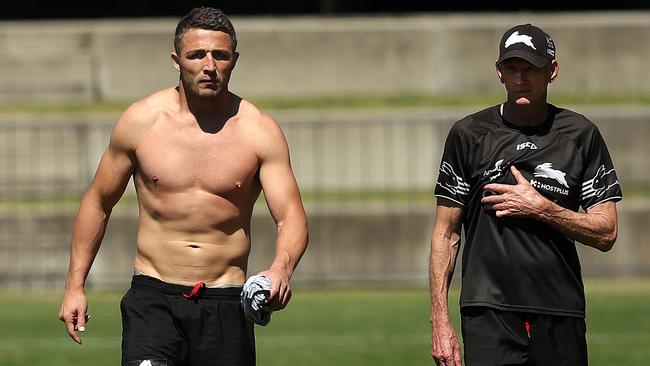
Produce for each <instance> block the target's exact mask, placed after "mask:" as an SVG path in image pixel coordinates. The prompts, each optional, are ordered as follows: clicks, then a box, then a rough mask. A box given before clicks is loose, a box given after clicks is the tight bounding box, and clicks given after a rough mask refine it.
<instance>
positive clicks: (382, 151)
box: [0, 110, 650, 287]
mask: <svg viewBox="0 0 650 366" xmlns="http://www.w3.org/2000/svg"><path fill="white" fill-rule="evenodd" d="M465 112H467V111H464V110H463V111H458V110H454V111H382V112H377V111H370V112H349V111H348V112H344V111H341V112H328V113H325V112H320V113H316V112H300V113H286V114H282V115H280V116H277V119H278V120H279V121H280V122H281V125H282V127H283V130H284V132H285V135H286V136H287V140H288V142H289V146H290V150H291V156H292V164H293V168H294V172H295V174H296V178H297V180H298V182H299V184H300V187H301V191H302V193H303V196H304V197H305V200H306V202H307V207H308V211H309V212H308V213H309V215H310V217H311V218H314V220H315V222H321V221H320V219H318V220H316V219H315V218H316V217H317V216H318V217H321V216H322V215H325V214H326V215H332V214H333V215H337V214H338V215H339V216H344V215H350V214H351V213H352V211H353V210H352V208H355V209H356V210H357V211H356V213H355V214H354V215H356V216H354V217H356V218H353V219H351V221H354V220H359V222H363V225H364V227H365V228H366V232H368V231H372V230H371V226H372V225H371V222H370V223H369V222H368V221H367V220H364V219H363V218H362V216H363V215H364V213H363V211H368V210H371V211H372V210H374V211H381V212H383V213H384V214H386V213H388V214H390V213H391V212H399V215H398V216H399V217H396V218H394V219H395V220H397V221H399V220H406V221H408V220H409V217H417V219H418V220H420V221H418V222H421V223H426V221H427V219H426V217H424V219H423V214H422V209H421V206H420V204H422V203H424V204H425V205H426V204H431V202H432V198H431V194H430V193H431V189H432V188H433V183H434V179H435V176H436V175H437V168H438V164H439V159H440V155H441V153H442V147H443V144H444V139H445V136H446V133H447V131H448V129H449V127H450V125H451V123H452V122H453V121H454V120H456V119H459V118H460V117H462V116H463V115H465V114H466V113H465ZM594 114H595V115H594ZM590 117H591V118H592V119H594V120H596V121H598V126H599V128H600V129H601V131H602V132H603V135H604V136H605V139H606V140H607V142H608V145H609V147H610V151H611V153H612V156H613V157H614V161H615V164H616V166H617V171H618V172H619V176H620V177H621V179H622V182H623V187H624V190H625V188H626V186H633V187H637V188H638V187H640V189H641V190H648V189H650V165H649V164H650V163H649V159H647V156H650V148H649V147H648V144H647V142H646V139H647V136H650V113H648V111H647V110H641V111H636V112H634V111H633V112H624V113H620V114H616V113H611V111H608V112H607V113H601V114H599V112H598V111H595V113H592V115H591V116H590ZM112 124H113V121H111V120H78V121H47V122H42V121H36V122H33V121H15V122H12V121H4V122H0V231H1V233H2V234H1V235H0V287H2V286H5V287H6V286H16V285H20V286H35V287H42V286H52V285H55V284H59V285H60V284H61V283H62V280H63V276H64V275H65V273H66V270H67V260H68V252H69V239H70V232H71V227H72V222H73V218H74V215H75V212H76V209H77V205H78V202H79V199H80V197H81V195H82V194H83V191H84V190H85V188H86V187H87V185H88V183H89V182H90V179H91V178H92V176H93V174H94V170H95V169H96V167H97V163H98V162H99V159H100V156H101V153H102V152H103V150H104V149H105V146H106V144H107V141H108V137H109V135H110V131H111V128H112ZM126 195H127V198H126V201H127V203H126V205H128V202H135V200H134V199H133V198H128V197H129V196H130V197H132V196H133V195H134V190H133V188H132V186H131V187H130V188H129V189H128V190H127V193H126ZM368 201H372V204H370V203H368ZM405 204H406V206H404V205H405ZM404 207H406V209H404ZM429 209H430V208H429V207H427V208H425V210H429ZM359 211H362V212H361V213H359ZM367 214H368V215H370V213H367ZM409 215H412V216H409ZM389 216H390V215H389ZM425 216H426V215H425ZM383 217H384V219H382V220H383V221H382V225H392V220H393V219H391V218H387V217H388V216H383ZM311 218H310V220H311ZM344 221H345V220H333V221H331V222H330V223H329V224H327V225H329V227H328V228H327V229H325V228H323V227H319V228H317V229H316V230H314V232H315V233H317V234H316V235H312V243H320V244H322V245H324V246H326V243H331V242H337V243H346V245H348V246H354V245H361V246H363V243H357V242H355V240H360V241H363V240H362V239H361V237H363V234H361V236H359V235H357V234H353V232H352V231H351V230H349V229H345V230H342V229H341V225H345V222H344ZM312 228H313V225H312ZM395 230H397V231H398V232H397V233H395V236H394V237H393V239H391V240H398V239H396V238H400V237H401V238H410V239H409V240H411V241H410V242H405V243H402V244H401V248H402V250H404V251H405V252H404V253H401V252H399V253H398V252H395V251H394V248H393V249H389V248H391V245H390V243H387V244H385V245H383V246H382V245H378V246H377V248H383V249H381V252H379V253H376V254H374V255H375V256H376V257H377V258H378V259H377V260H378V261H379V262H378V263H381V266H377V267H376V268H387V267H390V263H391V262H392V261H393V260H394V259H395V258H397V257H399V256H403V257H404V260H403V263H401V264H400V263H395V264H394V266H396V268H395V270H394V271H393V272H392V276H393V279H398V278H401V279H405V278H406V279H409V278H410V279H413V278H419V277H418V276H421V275H422V273H421V272H422V268H424V266H425V263H424V262H423V261H422V260H421V259H420V257H421V256H423V255H425V254H424V253H425V252H426V250H423V249H422V245H423V244H424V245H425V249H426V244H425V243H426V236H428V234H429V233H428V230H429V229H428V228H426V227H422V232H423V234H422V235H421V236H417V241H421V242H418V243H414V242H413V241H414V240H416V239H414V236H413V235H412V233H411V231H413V230H414V227H413V226H412V225H407V224H405V223H403V225H395ZM399 230H403V232H399ZM379 231H381V230H379ZM407 231H408V232H407ZM108 235H113V234H111V233H109V234H108ZM128 235H131V236H132V237H133V238H134V237H135V232H134V231H133V232H129V233H128ZM269 235H272V234H269ZM369 235H370V236H373V238H374V239H373V240H375V241H381V240H382V238H381V237H376V236H375V235H373V234H372V233H371V234H369ZM386 235H387V234H386ZM386 235H384V236H386ZM354 238H356V239H354ZM423 238H424V239H423ZM107 240H109V241H110V240H111V239H110V238H108V237H107ZM124 240H125V241H129V240H130V242H131V243H132V242H133V240H134V239H124ZM126 245H128V243H126ZM636 245H639V244H636ZM312 246H314V244H312ZM335 247H336V246H331V250H330V251H334V250H335ZM318 250H324V249H322V248H320V249H318ZM337 250H340V248H339V249H337ZM351 252H353V253H356V254H355V255H359V256H363V253H361V252H358V251H355V250H352V251H351ZM109 253H110V250H109ZM120 253H121V254H119V255H121V256H122V257H124V258H123V259H122V260H121V263H123V264H120V265H115V266H113V267H114V268H120V266H122V267H124V268H127V267H129V266H130V265H131V264H130V259H129V258H130V256H131V254H132V251H131V250H129V249H128V248H127V249H124V248H122V249H120ZM328 253H329V254H328ZM400 253H401V254H400ZM267 254H268V255H270V253H267ZM111 255H114V254H111ZM328 255H329V257H328ZM339 255H340V254H339ZM323 256H324V257H321V259H323V260H325V259H327V258H329V259H327V260H329V261H330V262H332V263H333V262H335V259H333V258H337V257H336V254H335V253H333V252H328V251H327V250H325V251H324V252H323ZM632 259H634V258H632ZM113 260H114V259H111V260H110V261H113ZM306 260H307V261H309V259H306ZM260 261H263V260H260ZM111 263H112V262H111ZM124 263H126V264H124ZM255 263H257V262H256V260H253V264H255ZM319 263H320V264H318V263H317V262H313V263H312V264H311V266H312V267H317V268H321V269H320V271H321V272H314V271H312V272H310V271H309V270H307V271H306V272H307V273H308V274H309V276H311V278H312V279H313V278H318V280H319V281H327V280H328V278H330V279H334V280H336V279H338V278H348V279H349V278H353V277H356V278H366V277H367V278H375V279H377V280H382V278H381V277H382V276H384V279H385V278H386V277H387V276H388V277H390V276H391V271H379V272H378V273H376V274H375V273H374V272H373V273H368V272H366V273H365V274H363V275H362V274H360V273H358V274H357V275H356V276H355V275H354V274H353V273H350V274H349V276H347V277H346V275H345V274H342V272H341V268H338V267H337V266H336V265H334V264H331V265H329V266H323V265H322V263H321V262H319ZM413 263H416V264H417V265H414V264H413ZM99 266H100V267H101V266H102V265H101V264H100V265H99ZM104 267H105V268H109V267H111V266H104ZM397 267H399V268H397ZM368 268H375V267H372V266H370V267H368ZM109 269H110V268H109ZM105 273H107V274H108V276H109V277H110V276H113V275H115V272H111V271H110V270H108V269H106V271H105ZM328 276H329V277H328ZM364 276H365V277H364ZM307 277H308V276H307ZM106 281H107V282H110V279H108V280H106Z"/></svg>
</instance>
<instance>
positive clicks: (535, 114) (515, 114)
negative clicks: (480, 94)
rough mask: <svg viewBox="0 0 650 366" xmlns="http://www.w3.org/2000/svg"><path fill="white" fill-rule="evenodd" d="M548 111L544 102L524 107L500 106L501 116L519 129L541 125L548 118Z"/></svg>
mask: <svg viewBox="0 0 650 366" xmlns="http://www.w3.org/2000/svg"><path fill="white" fill-rule="evenodd" d="M548 111H549V107H548V104H547V103H546V102H544V103H537V104H526V105H519V104H516V103H514V102H506V103H504V104H502V105H501V116H503V118H504V119H505V120H506V121H508V122H509V123H512V124H515V125H517V126H521V127H534V126H537V125H539V124H541V123H543V122H544V121H545V120H546V118H547V117H548Z"/></svg>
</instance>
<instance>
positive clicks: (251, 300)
mask: <svg viewBox="0 0 650 366" xmlns="http://www.w3.org/2000/svg"><path fill="white" fill-rule="evenodd" d="M270 297H271V278H270V277H268V276H264V275H255V276H251V277H250V278H248V280H246V283H244V288H243V289H242V292H241V305H242V307H243V308H244V315H245V316H246V319H248V320H250V321H251V322H253V323H255V324H258V325H262V326H264V325H267V324H268V323H269V322H270V321H271V306H270V303H269V299H270Z"/></svg>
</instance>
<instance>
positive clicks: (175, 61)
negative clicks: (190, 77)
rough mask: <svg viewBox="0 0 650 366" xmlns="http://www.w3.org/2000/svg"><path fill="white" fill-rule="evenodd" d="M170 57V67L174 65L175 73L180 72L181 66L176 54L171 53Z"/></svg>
mask: <svg viewBox="0 0 650 366" xmlns="http://www.w3.org/2000/svg"><path fill="white" fill-rule="evenodd" d="M171 57H172V65H174V68H175V69H176V71H181V65H180V62H179V61H180V58H179V57H178V55H177V54H176V52H172V55H171Z"/></svg>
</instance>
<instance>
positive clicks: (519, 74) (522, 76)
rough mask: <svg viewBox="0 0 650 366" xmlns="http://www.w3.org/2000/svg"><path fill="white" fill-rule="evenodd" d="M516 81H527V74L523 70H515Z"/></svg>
mask: <svg viewBox="0 0 650 366" xmlns="http://www.w3.org/2000/svg"><path fill="white" fill-rule="evenodd" d="M515 82H516V83H517V84H523V83H525V82H526V75H525V74H524V73H523V72H521V71H518V72H515Z"/></svg>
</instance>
